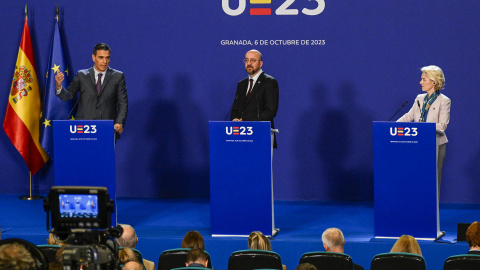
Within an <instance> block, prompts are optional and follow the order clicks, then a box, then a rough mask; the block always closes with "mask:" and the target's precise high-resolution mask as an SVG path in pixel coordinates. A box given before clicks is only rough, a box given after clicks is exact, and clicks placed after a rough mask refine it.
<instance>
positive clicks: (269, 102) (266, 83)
mask: <svg viewBox="0 0 480 270" xmlns="http://www.w3.org/2000/svg"><path fill="white" fill-rule="evenodd" d="M249 79H250V78H249V77H247V78H245V79H243V80H241V81H240V82H239V83H238V84H237V92H236V94H235V100H234V101H233V105H232V114H231V120H233V119H235V118H242V120H243V121H270V123H271V127H272V128H274V124H273V118H275V116H276V115H277V110H278V83H277V80H275V78H273V77H272V76H270V75H267V74H266V73H265V72H262V74H260V76H259V77H258V80H257V81H256V82H255V85H254V86H253V89H252V92H251V93H250V95H249V96H248V99H247V100H246V101H245V98H246V95H247V90H248V89H247V87H248V81H249ZM274 147H275V148H276V147H277V142H276V139H275V140H274Z"/></svg>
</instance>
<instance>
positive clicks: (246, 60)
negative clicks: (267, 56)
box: [243, 58, 260, 64]
mask: <svg viewBox="0 0 480 270" xmlns="http://www.w3.org/2000/svg"><path fill="white" fill-rule="evenodd" d="M257 61H260V60H257V59H253V58H252V59H247V58H245V59H243V63H245V64H246V63H248V62H250V63H252V64H255V63H256V62H257Z"/></svg>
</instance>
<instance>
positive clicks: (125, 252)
mask: <svg viewBox="0 0 480 270" xmlns="http://www.w3.org/2000/svg"><path fill="white" fill-rule="evenodd" d="M118 261H119V262H120V264H126V263H127V262H129V261H137V262H139V261H138V258H137V255H135V252H133V250H132V249H131V248H122V249H120V250H119V251H118Z"/></svg>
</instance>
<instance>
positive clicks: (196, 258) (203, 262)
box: [185, 248, 208, 267]
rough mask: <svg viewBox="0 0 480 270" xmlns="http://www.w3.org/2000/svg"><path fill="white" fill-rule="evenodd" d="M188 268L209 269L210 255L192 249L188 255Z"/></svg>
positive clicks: (197, 249)
mask: <svg viewBox="0 0 480 270" xmlns="http://www.w3.org/2000/svg"><path fill="white" fill-rule="evenodd" d="M185 265H186V266H197V267H207V265H208V255H207V253H206V252H205V251H203V250H202V249H199V248H192V249H190V250H189V251H188V253H187V262H186V263H185Z"/></svg>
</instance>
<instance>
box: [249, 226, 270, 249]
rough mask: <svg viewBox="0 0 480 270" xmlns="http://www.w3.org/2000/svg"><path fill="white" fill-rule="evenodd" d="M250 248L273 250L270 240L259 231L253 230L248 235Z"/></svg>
mask: <svg viewBox="0 0 480 270" xmlns="http://www.w3.org/2000/svg"><path fill="white" fill-rule="evenodd" d="M248 248H249V249H259V250H268V251H272V245H271V244H270V240H268V238H267V237H266V236H265V235H264V234H263V233H262V232H259V231H253V232H252V233H250V235H249V236H248Z"/></svg>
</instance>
